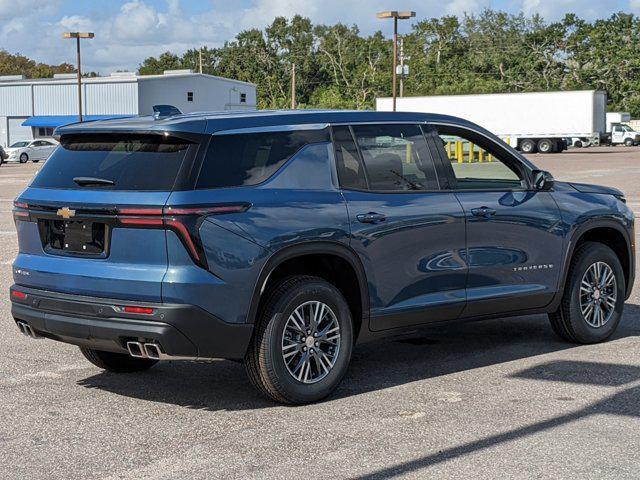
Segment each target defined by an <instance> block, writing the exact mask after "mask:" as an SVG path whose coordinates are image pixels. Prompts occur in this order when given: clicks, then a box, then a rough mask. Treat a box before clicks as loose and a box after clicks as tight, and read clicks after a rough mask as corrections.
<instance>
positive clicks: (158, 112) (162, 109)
mask: <svg viewBox="0 0 640 480" xmlns="http://www.w3.org/2000/svg"><path fill="white" fill-rule="evenodd" d="M174 115H182V112H181V111H180V110H179V109H178V108H176V107H174V106H173V105H154V106H153V118H155V119H156V120H159V119H160V118H166V117H172V116H174Z"/></svg>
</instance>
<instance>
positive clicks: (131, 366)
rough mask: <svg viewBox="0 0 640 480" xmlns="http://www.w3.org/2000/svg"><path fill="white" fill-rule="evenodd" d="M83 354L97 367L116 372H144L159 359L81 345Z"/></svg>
mask: <svg viewBox="0 0 640 480" xmlns="http://www.w3.org/2000/svg"><path fill="white" fill-rule="evenodd" d="M80 351H81V352H82V355H84V357H85V358H86V359H87V360H89V361H90V362H91V363H93V364H94V365H95V366H96V367H98V368H102V369H103V370H108V371H110V372H115V373H132V372H143V371H145V370H149V369H150V368H151V367H153V366H154V365H155V364H156V363H158V361H157V360H151V359H148V358H134V357H131V356H130V355H127V354H124V353H113V352H104V351H102V350H94V349H92V348H86V347H80Z"/></svg>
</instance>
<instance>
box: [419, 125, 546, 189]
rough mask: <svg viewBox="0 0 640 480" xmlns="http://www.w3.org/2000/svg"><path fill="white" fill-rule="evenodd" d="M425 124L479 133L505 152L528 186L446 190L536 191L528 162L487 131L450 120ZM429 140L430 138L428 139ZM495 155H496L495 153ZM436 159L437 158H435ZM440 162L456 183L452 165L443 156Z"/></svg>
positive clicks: (500, 150)
mask: <svg viewBox="0 0 640 480" xmlns="http://www.w3.org/2000/svg"><path fill="white" fill-rule="evenodd" d="M423 125H424V126H426V127H432V128H435V130H436V131H438V125H441V126H444V127H451V128H455V129H458V130H461V131H463V132H464V131H468V132H473V133H474V134H476V135H479V136H481V137H483V138H485V139H486V140H487V142H489V143H490V144H491V145H493V146H495V147H496V149H497V150H498V151H499V152H500V153H504V154H505V155H506V156H507V158H508V159H509V163H510V164H511V165H513V166H514V167H515V168H516V169H517V170H518V172H519V174H520V176H521V177H522V178H523V181H524V182H525V183H526V187H521V188H464V189H462V188H448V189H446V190H443V191H446V192H454V193H456V192H531V191H536V190H535V188H533V184H532V181H531V169H530V168H529V167H528V166H527V164H526V163H525V162H523V161H522V160H521V159H520V158H519V157H518V156H517V155H514V154H513V153H512V152H510V151H509V149H508V148H506V146H505V145H502V144H500V143H499V142H496V140H495V139H494V138H492V137H490V136H489V135H486V134H485V133H483V132H481V131H479V130H477V129H475V128H471V127H469V126H466V125H460V124H457V123H449V122H437V121H427V122H424V123H423ZM427 141H429V140H427ZM494 156H495V155H494ZM434 161H436V160H434ZM437 161H438V162H440V163H441V164H442V166H443V168H444V169H445V171H449V176H453V177H452V178H450V179H449V181H450V182H452V183H453V184H454V185H455V184H456V178H455V174H454V173H453V169H452V167H451V166H450V165H446V164H444V159H442V158H438V159H437ZM500 161H501V162H502V163H507V162H505V161H504V159H503V157H502V156H500Z"/></svg>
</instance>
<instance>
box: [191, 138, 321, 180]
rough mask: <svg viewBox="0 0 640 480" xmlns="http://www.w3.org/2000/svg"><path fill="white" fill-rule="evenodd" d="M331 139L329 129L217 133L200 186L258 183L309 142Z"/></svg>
mask: <svg viewBox="0 0 640 480" xmlns="http://www.w3.org/2000/svg"><path fill="white" fill-rule="evenodd" d="M328 141H329V132H328V130H326V129H325V130H292V131H285V132H259V133H241V134H222V135H214V136H213V137H212V138H211V142H210V144H209V148H208V150H207V154H206V155H205V158H204V162H203V164H202V168H201V169H200V175H199V177H198V182H197V186H196V188H200V189H204V188H224V187H240V186H244V185H257V184H258V183H262V182H264V181H265V180H267V179H268V178H269V177H271V176H272V175H273V174H274V173H276V172H277V171H278V169H279V168H280V167H282V165H284V163H285V162H286V161H287V160H288V159H289V158H291V157H292V156H293V155H294V154H295V153H296V152H297V151H299V150H300V149H301V148H303V147H304V146H305V145H309V144H312V143H323V142H328Z"/></svg>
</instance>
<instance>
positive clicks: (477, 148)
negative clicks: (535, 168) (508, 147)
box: [437, 126, 526, 190]
mask: <svg viewBox="0 0 640 480" xmlns="http://www.w3.org/2000/svg"><path fill="white" fill-rule="evenodd" d="M437 131H438V137H439V139H440V144H441V148H442V149H444V154H443V155H441V156H442V157H443V158H444V159H445V161H446V162H448V164H450V165H451V169H452V170H453V174H454V176H455V183H456V185H455V188H457V189H458V190H476V189H484V190H486V189H492V190H496V189H499V190H503V189H505V190H509V189H514V188H523V187H526V183H525V182H524V181H523V177H522V175H521V174H520V173H519V171H518V168H517V166H516V165H514V164H513V162H512V161H507V159H506V156H505V155H506V154H504V153H502V152H500V149H499V148H497V146H495V145H492V144H491V142H490V141H489V140H487V139H486V138H484V137H482V136H480V135H478V134H475V133H474V132H471V131H466V130H463V129H459V128H456V127H448V126H437Z"/></svg>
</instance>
